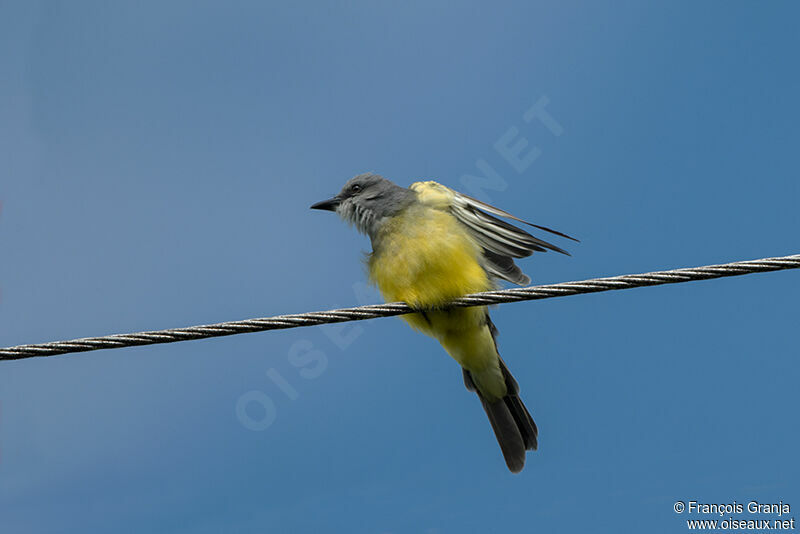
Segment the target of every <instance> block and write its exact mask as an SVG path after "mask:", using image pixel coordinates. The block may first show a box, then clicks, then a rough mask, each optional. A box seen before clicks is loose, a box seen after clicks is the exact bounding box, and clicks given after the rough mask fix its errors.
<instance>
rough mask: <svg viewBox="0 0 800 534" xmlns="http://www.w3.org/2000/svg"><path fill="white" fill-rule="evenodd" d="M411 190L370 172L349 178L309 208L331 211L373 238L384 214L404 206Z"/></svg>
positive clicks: (409, 198) (394, 212)
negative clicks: (336, 192) (329, 194)
mask: <svg viewBox="0 0 800 534" xmlns="http://www.w3.org/2000/svg"><path fill="white" fill-rule="evenodd" d="M413 199H414V193H413V192H412V191H410V190H408V189H406V188H405V187H400V186H399V185H396V184H394V183H392V182H390V181H389V180H387V179H386V178H384V177H383V176H380V175H378V174H374V173H371V172H368V173H364V174H359V175H358V176H354V177H353V178H350V179H349V180H348V181H347V183H346V184H344V187H343V188H342V190H341V191H340V192H339V194H338V195H336V196H335V197H333V198H330V199H328V200H323V201H322V202H317V203H316V204H314V205H313V206H311V209H318V210H329V211H335V212H336V213H338V214H339V216H340V217H341V218H342V219H344V220H345V221H347V222H349V223H351V224H353V225H354V226H355V227H356V228H358V231H359V232H362V233H364V234H367V235H368V236H370V238H374V237H375V234H376V233H377V231H378V229H379V228H380V226H381V224H382V223H383V222H384V221H385V219H386V218H387V217H391V216H392V215H395V214H396V213H398V212H399V211H401V210H402V209H404V208H406V207H407V206H408V205H409V204H410V203H411V202H412V201H413Z"/></svg>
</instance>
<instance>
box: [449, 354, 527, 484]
mask: <svg viewBox="0 0 800 534" xmlns="http://www.w3.org/2000/svg"><path fill="white" fill-rule="evenodd" d="M500 369H501V370H502V372H503V378H505V381H506V389H507V390H508V393H507V394H506V396H505V397H503V398H502V399H499V400H496V401H489V400H487V399H486V398H485V397H484V396H483V394H481V392H480V391H479V390H478V388H477V387H475V382H473V380H472V375H471V374H470V372H469V371H467V370H466V369H463V371H464V385H466V386H467V389H468V390H470V391H474V392H475V393H476V394H477V395H478V398H479V399H480V400H481V404H482V405H483V409H484V411H486V415H487V416H489V422H490V423H491V424H492V430H494V435H495V436H496V437H497V442H498V443H499V444H500V450H502V451H503V457H504V458H505V459H506V465H508V468H509V469H510V470H511V472H512V473H519V472H520V471H522V468H523V467H525V451H535V450H536V448H537V447H538V441H537V436H538V435H539V430H538V429H537V428H536V423H534V422H533V418H532V417H531V414H530V413H529V412H528V409H527V408H525V405H524V404H523V403H522V399H520V398H519V384H517V381H516V380H514V377H513V376H511V373H510V372H509V370H508V367H506V364H505V363H504V362H503V360H502V358H501V359H500Z"/></svg>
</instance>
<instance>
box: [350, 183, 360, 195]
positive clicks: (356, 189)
mask: <svg viewBox="0 0 800 534" xmlns="http://www.w3.org/2000/svg"><path fill="white" fill-rule="evenodd" d="M350 191H352V192H353V193H358V192H359V191H361V186H360V185H358V184H353V185H351V186H350Z"/></svg>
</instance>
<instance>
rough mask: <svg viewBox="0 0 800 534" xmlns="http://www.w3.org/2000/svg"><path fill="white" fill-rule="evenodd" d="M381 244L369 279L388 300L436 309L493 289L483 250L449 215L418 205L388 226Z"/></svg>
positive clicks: (397, 217) (383, 232)
mask: <svg viewBox="0 0 800 534" xmlns="http://www.w3.org/2000/svg"><path fill="white" fill-rule="evenodd" d="M377 243H378V247H377V250H375V251H374V253H373V254H372V256H371V257H370V260H369V274H370V278H371V279H372V280H373V282H375V284H376V285H377V286H378V288H379V289H380V291H381V293H382V294H383V296H384V298H385V299H386V300H388V301H398V300H399V301H404V302H407V303H409V304H411V305H413V306H419V307H435V306H440V305H442V304H444V303H445V302H447V301H449V300H452V299H454V298H456V297H459V296H461V295H465V294H467V293H475V292H478V291H486V290H488V289H490V288H491V283H490V281H489V279H488V277H487V276H486V272H485V271H484V269H483V267H481V264H480V257H481V256H480V253H481V251H480V248H479V247H478V245H477V244H476V243H475V242H474V241H473V240H472V238H471V237H470V236H469V234H467V232H466V230H465V229H463V228H462V227H461V224H460V223H459V222H458V221H457V220H456V219H455V218H454V217H453V216H452V215H450V214H449V213H448V212H446V211H442V210H438V209H433V208H430V207H428V206H426V205H413V206H411V207H410V208H408V209H406V210H405V211H404V212H402V213H401V214H399V215H397V216H395V217H394V218H393V219H392V220H391V221H389V222H387V223H386V224H384V226H383V228H382V229H381V231H380V234H379V239H378V240H377Z"/></svg>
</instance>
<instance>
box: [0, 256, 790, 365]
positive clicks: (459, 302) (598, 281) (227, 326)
mask: <svg viewBox="0 0 800 534" xmlns="http://www.w3.org/2000/svg"><path fill="white" fill-rule="evenodd" d="M797 268H800V254H795V255H792V256H783V257H775V258H762V259H758V260H748V261H737V262H732V263H723V264H719V265H705V266H702V267H687V268H683V269H673V270H669V271H654V272H649V273H642V274H625V275H621V276H611V277H607V278H593V279H590V280H580V281H574V282H562V283H559V284H547V285H540V286H528V287H521V288H514V289H503V290H499V291H486V292H484V293H475V294H472V295H466V296H464V297H462V298H459V299H456V300H454V301H452V302H451V303H449V304H448V305H447V307H465V306H484V305H490V304H502V303H506V302H520V301H523V300H541V299H548V298H555V297H566V296H569V295H581V294H585V293H599V292H601V291H612V290H617V289H630V288H635V287H646V286H658V285H663V284H677V283H681V282H690V281H693V280H710V279H713V278H723V277H726V276H739V275H743V274H751V273H765V272H771V271H780V270H784V269H797ZM414 311H420V310H415V309H413V308H411V307H410V306H409V305H408V304H405V303H403V302H391V303H387V304H373V305H369V306H358V307H355V308H341V309H338V310H329V311H317V312H307V313H297V314H290V315H277V316H274V317H263V318H258V319H247V320H244V321H229V322H224V323H217V324H210V325H199V326H189V327H185V328H171V329H168V330H153V331H149V332H137V333H132V334H114V335H110V336H102V337H87V338H80V339H73V340H69V341H54V342H50V343H39V344H33V345H18V346H16V347H8V348H3V349H0V360H19V359H23V358H32V357H34V356H55V355H57V354H68V353H73V352H86V351H91V350H100V349H115V348H121V347H133V346H138V345H154V344H157V343H175V342H177V341H188V340H192V339H205V338H210V337H221V336H232V335H235V334H244V333H248V332H262V331H265V330H280V329H285V328H297V327H300V326H315V325H320V324H330V323H342V322H346V321H362V320H365V319H375V318H378V317H391V316H394V315H403V314H406V313H412V312H414Z"/></svg>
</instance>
